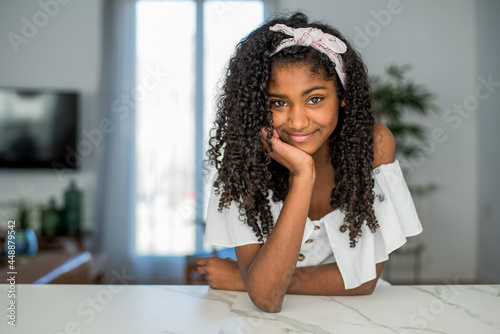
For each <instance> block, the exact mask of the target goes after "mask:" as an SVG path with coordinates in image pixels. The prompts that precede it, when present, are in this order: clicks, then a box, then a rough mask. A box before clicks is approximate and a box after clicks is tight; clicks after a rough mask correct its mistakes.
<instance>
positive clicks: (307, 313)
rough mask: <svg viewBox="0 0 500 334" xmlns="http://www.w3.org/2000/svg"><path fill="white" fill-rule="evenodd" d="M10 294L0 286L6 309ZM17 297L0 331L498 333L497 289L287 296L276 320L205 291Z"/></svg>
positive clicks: (240, 296)
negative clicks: (13, 324) (12, 319)
mask: <svg viewBox="0 0 500 334" xmlns="http://www.w3.org/2000/svg"><path fill="white" fill-rule="evenodd" d="M125 274H127V275H131V274H132V273H125ZM119 281H120V282H122V283H123V282H125V283H126V282H127V279H126V277H121V278H116V282H119ZM11 288H12V287H10V286H9V285H7V284H2V285H0V298H1V299H2V301H1V302H2V303H3V304H4V305H8V304H9V299H8V298H9V297H7V293H8V291H9V289H11ZM15 291H16V303H15V305H16V308H15V310H14V313H15V315H16V316H17V317H16V319H15V320H16V327H11V326H10V325H8V323H7V322H8V320H9V319H8V318H7V317H5V316H3V319H2V320H1V321H0V333H53V334H56V333H57V334H60V333H92V334H101V333H103V334H104V333H106V334H108V333H121V334H137V333H144V334H148V333H203V334H212V333H266V334H274V333H285V332H286V333H357V334H358V333H370V334H371V333H453V334H457V333H468V334H469V333H481V334H489V333H495V334H496V333H499V332H500V317H498V314H499V310H500V285H470V286H460V285H456V286H455V285H453V286H450V285H437V286H388V287H385V286H379V287H377V288H376V290H375V292H374V293H373V294H372V295H370V296H343V297H324V296H300V295H287V296H286V297H285V301H284V303H283V308H282V311H281V312H280V313H276V314H270V313H265V312H262V311H260V310H259V309H257V308H256V307H255V306H254V305H253V304H252V302H251V301H250V298H249V297H248V294H247V293H246V292H231V291H224V290H213V289H210V288H209V287H207V286H168V285H163V286H162V285H154V286H143V285H136V286H131V285H23V284H18V285H16V286H15ZM10 300H12V299H10ZM4 312H5V313H4V314H6V313H7V312H8V311H7V310H6V309H5V308H4ZM9 312H10V311H9Z"/></svg>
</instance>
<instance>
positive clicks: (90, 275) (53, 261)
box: [0, 251, 105, 284]
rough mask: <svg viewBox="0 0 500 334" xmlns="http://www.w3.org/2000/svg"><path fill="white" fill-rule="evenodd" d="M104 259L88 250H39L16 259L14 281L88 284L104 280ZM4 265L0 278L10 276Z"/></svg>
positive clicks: (3, 278)
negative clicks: (26, 256) (27, 256)
mask: <svg viewBox="0 0 500 334" xmlns="http://www.w3.org/2000/svg"><path fill="white" fill-rule="evenodd" d="M104 267H105V261H104V259H103V258H101V257H95V260H94V258H93V257H92V255H91V254H90V252H86V251H85V252H78V253H74V254H71V253H65V252H57V251H52V252H42V253H40V254H38V255H37V256H35V257H34V258H32V259H22V258H18V259H16V264H15V272H16V273H17V274H15V277H16V283H34V284H48V283H51V284H88V283H104V279H105V276H104V272H105V270H104V269H105V268H104ZM9 272H11V270H8V268H7V267H5V266H4V267H0V282H2V283H4V282H6V280H7V278H8V277H10V276H11V275H9V274H8V273H9Z"/></svg>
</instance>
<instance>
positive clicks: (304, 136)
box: [288, 132, 314, 143]
mask: <svg viewBox="0 0 500 334" xmlns="http://www.w3.org/2000/svg"><path fill="white" fill-rule="evenodd" d="M313 134H314V132H310V133H288V137H289V138H290V139H291V140H293V141H294V142H298V143H301V142H304V141H306V140H308V139H309V138H311V137H312V135H313Z"/></svg>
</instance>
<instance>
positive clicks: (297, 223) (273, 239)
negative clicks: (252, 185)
mask: <svg viewBox="0 0 500 334" xmlns="http://www.w3.org/2000/svg"><path fill="white" fill-rule="evenodd" d="M314 177H315V176H314V171H313V170H311V171H310V172H304V173H302V174H299V175H295V176H293V178H292V179H291V184H290V188H289V192H288V195H287V197H286V199H285V201H284V203H283V208H282V210H281V213H280V216H279V218H278V221H277V222H276V225H275V227H274V228H273V232H272V233H271V234H270V235H269V237H268V239H267V241H266V242H265V244H264V245H263V246H262V247H261V248H260V250H259V251H258V253H257V254H256V255H255V257H254V258H253V260H252V261H251V263H250V264H249V265H248V268H247V269H246V271H243V272H242V276H243V282H244V284H245V287H246V289H247V291H248V293H249V296H250V298H251V299H252V301H253V302H254V303H255V305H256V306H257V307H259V308H261V309H262V310H265V311H267V312H279V311H280V310H281V304H282V302H283V298H284V296H285V294H286V292H287V289H288V286H289V284H290V281H291V279H292V276H293V274H294V272H295V267H296V264H297V257H298V255H299V251H300V246H301V242H302V236H303V231H304V226H305V222H306V219H307V215H308V212H309V205H310V199H311V195H312V190H313V185H314Z"/></svg>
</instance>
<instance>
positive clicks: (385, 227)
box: [205, 160, 422, 289]
mask: <svg viewBox="0 0 500 334" xmlns="http://www.w3.org/2000/svg"><path fill="white" fill-rule="evenodd" d="M372 173H373V177H374V180H375V185H374V192H375V202H374V203H373V210H374V212H375V216H376V217H377V220H378V223H379V225H380V228H379V229H378V230H377V231H376V232H375V233H372V232H371V231H370V229H369V228H368V226H366V224H364V225H363V227H362V236H361V237H360V239H359V241H358V242H357V243H356V247H354V248H351V247H349V232H348V231H346V232H345V233H342V232H340V230H339V228H340V226H341V225H342V223H343V221H344V214H343V213H342V212H341V211H340V210H338V209H336V210H333V211H331V212H330V213H328V214H327V215H325V216H324V217H323V218H321V219H319V220H310V219H309V218H307V221H306V225H305V228H304V235H303V238H302V246H301V250H300V255H299V258H298V260H297V266H299V267H300V266H312V265H320V264H326V263H333V262H336V263H337V265H338V267H339V270H340V273H341V274H342V279H343V280H344V286H345V288H346V289H352V288H355V287H357V286H359V285H361V284H363V283H365V282H367V281H370V280H372V279H374V278H376V270H375V264H376V263H379V262H384V261H386V260H387V259H388V258H389V256H388V255H389V254H390V253H391V252H392V251H394V250H396V249H398V248H399V247H401V246H402V245H403V244H404V243H405V242H406V237H410V236H414V235H417V234H419V233H420V232H422V225H421V223H420V220H419V218H418V215H417V212H416V210H415V206H414V204H413V200H412V197H411V194H410V192H409V190H408V186H407V185H406V182H405V180H404V178H403V174H402V172H401V168H400V166H399V161H397V160H396V161H394V162H392V163H389V164H384V165H381V166H379V167H376V168H374V169H373V171H372ZM219 199H220V196H217V195H216V194H215V192H214V189H212V193H211V195H210V199H209V203H208V214H207V226H206V232H205V243H207V244H211V245H216V246H223V247H237V246H242V245H248V244H258V243H259V241H258V239H257V237H256V236H255V234H254V232H253V231H252V229H251V228H250V226H248V225H247V224H246V223H244V222H242V221H240V219H239V217H240V212H239V209H238V206H237V204H236V203H234V202H233V203H232V204H231V206H230V207H229V208H227V209H224V210H223V211H222V212H219V211H218V206H219ZM270 205H271V212H272V215H273V218H274V222H275V223H276V221H277V219H278V216H279V214H280V211H281V208H282V207H283V203H282V202H278V203H276V202H273V201H272V200H271V201H270ZM271 233H272V232H271ZM264 241H265V239H264Z"/></svg>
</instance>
